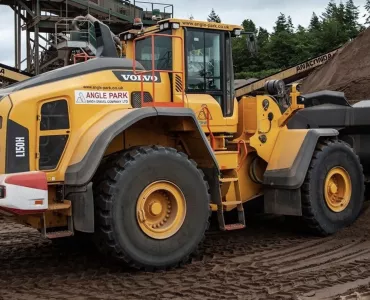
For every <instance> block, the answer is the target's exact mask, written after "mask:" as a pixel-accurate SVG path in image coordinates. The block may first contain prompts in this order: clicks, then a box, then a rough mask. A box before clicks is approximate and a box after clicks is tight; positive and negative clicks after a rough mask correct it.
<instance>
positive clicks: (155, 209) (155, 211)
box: [150, 201, 162, 216]
mask: <svg viewBox="0 0 370 300" xmlns="http://www.w3.org/2000/svg"><path fill="white" fill-rule="evenodd" d="M161 212H162V204H161V203H160V202H159V201H155V202H154V203H153V204H151V205H150V213H151V214H152V215H153V216H158V215H160V214H161Z"/></svg>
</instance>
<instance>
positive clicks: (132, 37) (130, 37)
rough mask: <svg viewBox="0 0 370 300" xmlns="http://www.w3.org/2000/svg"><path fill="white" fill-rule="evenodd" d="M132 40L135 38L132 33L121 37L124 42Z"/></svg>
mask: <svg viewBox="0 0 370 300" xmlns="http://www.w3.org/2000/svg"><path fill="white" fill-rule="evenodd" d="M134 38H135V35H134V34H132V33H126V34H124V35H123V40H124V41H130V40H132V39H134Z"/></svg>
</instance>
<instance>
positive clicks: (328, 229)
mask: <svg viewBox="0 0 370 300" xmlns="http://www.w3.org/2000/svg"><path fill="white" fill-rule="evenodd" d="M334 167H341V168H343V169H344V170H346V171H347V173H348V174H349V176H350V179H351V185H352V193H351V197H350V202H349V204H348V206H347V207H346V208H345V209H344V210H343V211H341V212H334V211H333V210H332V209H330V208H329V206H328V204H327V203H326V201H325V195H324V186H325V179H326V177H327V174H328V173H329V171H330V170H331V169H332V168H334ZM364 193H365V185H364V175H363V169H362V166H361V163H360V160H359V158H358V156H357V155H356V154H355V153H354V151H353V149H352V148H351V147H350V146H349V145H348V144H346V143H344V142H343V141H340V140H339V141H324V142H322V143H319V144H318V146H317V148H316V151H315V153H314V155H313V158H312V161H311V164H310V167H309V170H308V172H307V176H306V179H305V182H304V184H303V186H302V211H303V220H304V221H305V223H306V225H307V226H308V228H309V229H310V231H311V232H313V233H315V234H319V235H324V236H325V235H330V234H333V233H335V232H337V231H339V230H341V229H342V228H344V227H346V226H349V225H351V224H352V223H353V222H354V221H355V220H356V219H357V217H358V216H359V214H360V212H361V209H362V206H363V202H364Z"/></svg>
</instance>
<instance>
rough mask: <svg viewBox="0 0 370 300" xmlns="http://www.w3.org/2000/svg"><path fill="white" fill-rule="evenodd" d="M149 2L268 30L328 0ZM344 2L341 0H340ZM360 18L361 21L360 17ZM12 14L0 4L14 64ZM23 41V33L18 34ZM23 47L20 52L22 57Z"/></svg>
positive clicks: (5, 54)
mask: <svg viewBox="0 0 370 300" xmlns="http://www.w3.org/2000/svg"><path fill="white" fill-rule="evenodd" d="M153 2H161V3H168V4H173V5H174V16H175V17H176V18H186V19H187V18H189V17H190V16H191V15H192V16H193V17H194V19H196V20H206V19H207V16H208V15H209V13H210V12H211V10H212V8H213V9H214V10H215V11H216V13H217V14H218V15H219V16H220V17H221V20H222V22H223V23H229V24H237V25H239V24H241V23H242V22H243V20H244V19H252V20H253V21H254V22H255V23H256V25H257V26H261V27H264V28H266V29H268V30H269V31H272V29H273V26H274V23H275V21H276V19H277V17H278V15H279V14H280V12H282V13H284V14H285V15H287V16H288V15H290V16H291V17H292V20H293V24H294V25H295V26H297V25H299V24H300V25H302V26H305V27H306V26H307V25H308V24H309V22H310V18H311V16H312V13H313V12H316V14H317V15H320V14H321V13H322V12H323V11H324V10H325V7H326V6H327V3H328V0H304V1H303V0H229V1H225V0H172V1H171V0H156V1H153ZM336 2H337V3H340V0H336ZM344 2H345V0H344ZM354 2H355V5H357V6H359V7H360V12H361V13H360V16H361V17H362V16H363V15H364V14H365V10H364V4H365V2H366V0H354ZM363 20H364V18H362V20H361V21H363ZM13 26H14V14H13V11H12V10H11V9H10V8H9V7H7V6H3V5H0V39H1V43H0V63H3V64H7V65H11V66H14V27H13ZM22 37H23V41H24V39H25V33H24V32H23V34H22ZM24 44H25V43H24V42H23V47H22V48H23V49H25V45H24ZM24 57H25V51H23V52H22V59H24Z"/></svg>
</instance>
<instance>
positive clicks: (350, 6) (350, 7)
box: [345, 0, 361, 39]
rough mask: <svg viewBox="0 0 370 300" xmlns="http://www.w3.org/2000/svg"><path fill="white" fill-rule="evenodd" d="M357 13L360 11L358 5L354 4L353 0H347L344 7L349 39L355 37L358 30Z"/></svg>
mask: <svg viewBox="0 0 370 300" xmlns="http://www.w3.org/2000/svg"><path fill="white" fill-rule="evenodd" d="M359 15H360V11H359V8H358V6H355V4H354V3H353V0H348V1H347V2H346V8H345V27H346V31H347V35H348V37H349V38H350V39H353V38H355V37H356V36H357V35H358V33H359V31H360V28H361V26H360V24H359V20H358V18H359Z"/></svg>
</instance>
